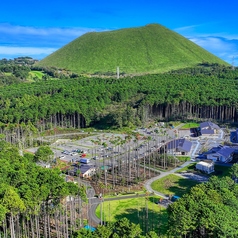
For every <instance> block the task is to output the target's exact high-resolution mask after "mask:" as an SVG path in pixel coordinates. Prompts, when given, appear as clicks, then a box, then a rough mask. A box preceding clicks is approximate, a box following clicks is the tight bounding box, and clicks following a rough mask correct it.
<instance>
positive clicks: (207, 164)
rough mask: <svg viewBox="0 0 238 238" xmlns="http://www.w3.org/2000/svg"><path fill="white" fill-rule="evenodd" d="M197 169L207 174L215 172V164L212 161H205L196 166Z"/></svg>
mask: <svg viewBox="0 0 238 238" xmlns="http://www.w3.org/2000/svg"><path fill="white" fill-rule="evenodd" d="M196 169H197V170H200V171H202V172H205V173H207V174H210V173H212V172H214V162H213V161H212V160H203V161H200V162H198V163H197V164H196Z"/></svg>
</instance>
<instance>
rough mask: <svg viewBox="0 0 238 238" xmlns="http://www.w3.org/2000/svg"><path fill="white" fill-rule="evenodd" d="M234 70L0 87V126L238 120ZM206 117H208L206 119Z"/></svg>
mask: <svg viewBox="0 0 238 238" xmlns="http://www.w3.org/2000/svg"><path fill="white" fill-rule="evenodd" d="M237 79H238V70H237V69H235V70H232V68H231V67H225V66H219V65H206V66H199V67H197V68H190V69H185V70H184V71H182V70H180V71H173V72H170V73H164V74H157V75H144V76H139V77H133V78H131V77H124V78H120V79H115V78H86V77H82V76H81V77H79V78H74V79H70V78H67V79H62V80H49V81H39V82H34V83H30V84H25V83H22V84H12V85H9V86H5V87H2V88H0V107H1V111H0V121H1V122H2V123H4V124H7V123H17V124H19V123H22V122H24V123H26V122H28V121H30V122H31V123H32V124H33V125H39V124H40V123H42V122H44V126H45V125H46V124H51V125H52V126H62V127H77V128H79V127H87V126H89V125H95V124H98V123H104V124H107V125H109V126H117V127H121V126H128V125H130V124H141V123H142V122H143V121H145V120H147V119H149V118H151V117H154V116H156V117H158V118H159V119H161V120H168V119H173V118H174V117H176V118H187V117H191V116H194V117H195V116H196V117H202V116H209V117H210V118H213V119H217V120H220V121H225V120H229V121H232V122H233V121H237V111H236V108H237V103H238V94H237V89H238V81H237ZM208 114H209V115H208Z"/></svg>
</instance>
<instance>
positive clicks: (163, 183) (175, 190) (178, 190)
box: [151, 174, 199, 197]
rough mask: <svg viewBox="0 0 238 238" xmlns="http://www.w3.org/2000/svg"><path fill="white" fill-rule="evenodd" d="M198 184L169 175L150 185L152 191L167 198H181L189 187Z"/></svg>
mask: <svg viewBox="0 0 238 238" xmlns="http://www.w3.org/2000/svg"><path fill="white" fill-rule="evenodd" d="M198 183H199V182H197V181H194V180H190V179H186V178H182V177H180V176H177V175H174V174H170V175H168V176H165V177H163V178H161V179H158V180H156V181H154V182H153V183H152V184H151V187H152V189H153V190H155V191H158V192H160V193H163V194H165V195H167V196H169V195H177V196H180V197H181V196H182V195H183V194H185V193H187V192H188V191H189V190H190V188H191V187H193V186H195V185H197V184H198Z"/></svg>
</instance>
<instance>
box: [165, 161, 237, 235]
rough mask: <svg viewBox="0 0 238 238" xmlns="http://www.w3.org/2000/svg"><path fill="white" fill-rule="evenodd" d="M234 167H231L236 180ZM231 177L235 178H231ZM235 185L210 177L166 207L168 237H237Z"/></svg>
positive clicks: (235, 167) (230, 180) (234, 183)
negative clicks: (207, 180)
mask: <svg viewBox="0 0 238 238" xmlns="http://www.w3.org/2000/svg"><path fill="white" fill-rule="evenodd" d="M237 169H238V167H237V164H236V165H235V166H234V168H232V173H233V172H235V173H233V178H237V175H238V174H237V171H238V170H237ZM234 175H235V177H234ZM237 189H238V185H237V183H236V182H235V179H233V180H232V179H231V178H229V177H223V178H219V177H217V176H213V177H211V178H210V180H209V182H207V183H201V184H199V185H197V186H195V187H193V188H192V189H191V191H190V192H189V193H188V194H185V195H184V196H183V197H182V198H180V199H179V200H178V201H176V202H174V203H173V204H172V205H170V206H169V207H168V214H169V227H170V229H169V232H170V235H172V237H187V238H190V237H192V238H205V237H206V238H212V237H237V236H238V230H237V223H238V214H237V208H238V200H237V198H238V190H237Z"/></svg>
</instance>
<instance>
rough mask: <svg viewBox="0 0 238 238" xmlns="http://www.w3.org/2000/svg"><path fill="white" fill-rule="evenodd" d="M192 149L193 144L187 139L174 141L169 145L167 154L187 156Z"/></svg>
mask: <svg viewBox="0 0 238 238" xmlns="http://www.w3.org/2000/svg"><path fill="white" fill-rule="evenodd" d="M191 148H192V142H191V141H188V140H186V139H185V138H180V139H176V140H172V141H170V142H168V143H167V153H168V154H177V155H187V154H188V153H189V152H190V150H191Z"/></svg>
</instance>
